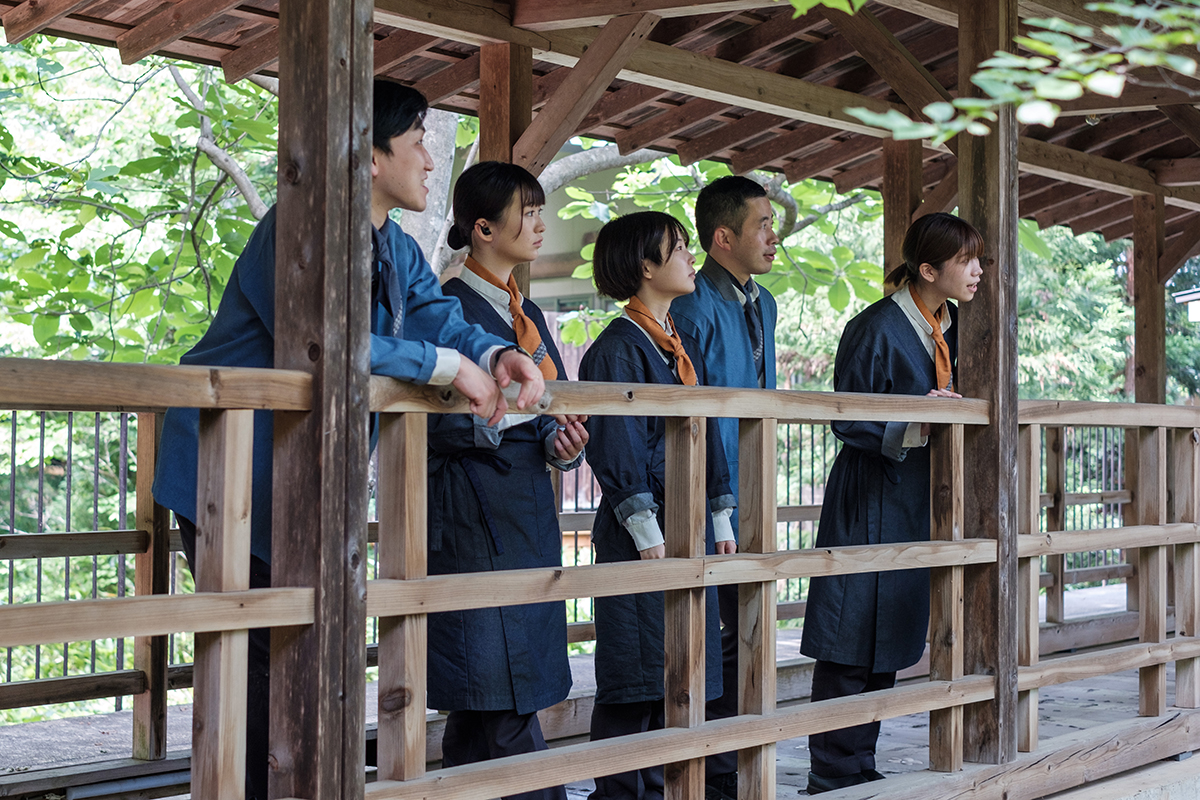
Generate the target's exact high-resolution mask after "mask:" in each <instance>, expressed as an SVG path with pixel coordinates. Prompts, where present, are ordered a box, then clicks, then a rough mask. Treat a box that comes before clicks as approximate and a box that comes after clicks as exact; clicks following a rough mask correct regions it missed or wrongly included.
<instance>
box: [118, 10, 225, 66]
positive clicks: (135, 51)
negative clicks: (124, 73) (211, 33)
mask: <svg viewBox="0 0 1200 800" xmlns="http://www.w3.org/2000/svg"><path fill="white" fill-rule="evenodd" d="M240 3H241V0H179V2H178V3H174V4H170V5H167V6H165V7H164V8H162V9H161V10H160V11H158V12H157V13H155V14H154V15H153V16H151V17H149V18H148V19H146V20H145V21H144V22H142V23H140V24H138V25H136V26H135V27H132V28H130V29H129V30H127V31H125V32H124V33H122V34H121V35H120V36H118V37H117V49H118V50H119V51H120V52H121V63H122V64H135V63H137V62H138V61H141V60H142V59H143V58H145V57H146V56H148V55H150V54H151V53H157V52H158V51H159V50H161V49H162V48H163V47H166V46H167V45H168V44H170V43H171V42H173V41H175V40H176V39H179V38H181V37H183V36H186V35H187V34H188V32H189V31H192V30H195V29H196V28H198V27H200V26H201V25H203V24H204V23H206V22H208V21H209V20H211V19H215V18H216V17H219V16H221V15H222V14H224V13H225V12H227V11H229V10H230V9H231V8H234V7H236V6H237V5H239V4H240Z"/></svg>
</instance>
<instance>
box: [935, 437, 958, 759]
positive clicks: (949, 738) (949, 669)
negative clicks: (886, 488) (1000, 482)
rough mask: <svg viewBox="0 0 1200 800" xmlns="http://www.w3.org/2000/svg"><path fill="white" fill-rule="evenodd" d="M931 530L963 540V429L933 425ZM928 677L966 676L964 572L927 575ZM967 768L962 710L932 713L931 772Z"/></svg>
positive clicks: (942, 537) (949, 570)
mask: <svg viewBox="0 0 1200 800" xmlns="http://www.w3.org/2000/svg"><path fill="white" fill-rule="evenodd" d="M929 447H930V448H931V449H930V460H931V463H930V482H929V491H930V498H929V500H930V526H929V538H930V539H931V540H933V541H935V542H960V541H962V539H963V508H964V507H963V493H964V487H963V477H964V474H965V473H964V465H963V426H962V425H935V426H933V428H932V430H931V431H930V437H929ZM929 589H930V603H929V679H930V680H935V681H938V680H942V681H955V680H958V679H960V678H962V677H963V642H964V639H965V634H964V631H963V568H962V567H961V566H950V567H942V568H939V569H933V570H930V573H929ZM962 764H963V708H962V706H952V707H950V708H944V709H940V710H935V711H930V712H929V768H930V769H932V770H935V771H938V772H955V771H957V770H960V769H962Z"/></svg>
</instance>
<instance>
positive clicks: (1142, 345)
mask: <svg viewBox="0 0 1200 800" xmlns="http://www.w3.org/2000/svg"><path fill="white" fill-rule="evenodd" d="M1162 254H1163V207H1162V201H1161V199H1160V198H1157V197H1156V196H1154V195H1141V196H1138V197H1135V198H1133V316H1134V333H1133V361H1134V366H1133V391H1134V399H1135V400H1137V402H1139V403H1164V402H1166V392H1167V339H1166V336H1167V329H1166V294H1165V290H1164V289H1163V286H1162V284H1161V283H1159V280H1158V262H1159V259H1160V258H1162ZM1143 424H1146V423H1143Z"/></svg>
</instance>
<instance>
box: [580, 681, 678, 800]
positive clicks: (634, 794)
mask: <svg viewBox="0 0 1200 800" xmlns="http://www.w3.org/2000/svg"><path fill="white" fill-rule="evenodd" d="M665 716H666V714H665V711H664V710H663V701H662V700H646V701H644V702H639V703H596V705H595V706H594V707H593V708H592V741H593V742H598V741H600V740H601V739H611V738H612V737H614V736H628V735H629V734H632V733H644V732H646V731H658V730H662V728H663V725H664V724H665V722H666V719H665ZM662 796H663V768H662V766H656V767H647V768H646V769H640V770H632V771H630V772H619V773H617V774H616V775H604V776H602V777H599V778H596V790H595V791H594V792H592V794H591V796H590V800H662Z"/></svg>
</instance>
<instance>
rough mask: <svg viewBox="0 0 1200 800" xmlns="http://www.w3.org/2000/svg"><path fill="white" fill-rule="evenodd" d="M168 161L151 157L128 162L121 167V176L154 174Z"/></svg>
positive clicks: (159, 157) (158, 157) (163, 158)
mask: <svg viewBox="0 0 1200 800" xmlns="http://www.w3.org/2000/svg"><path fill="white" fill-rule="evenodd" d="M167 161H169V159H167V158H165V157H163V156H153V157H151V158H141V159H138V160H137V161H130V162H129V163H128V164H126V165H125V166H123V167H121V174H122V175H145V174H146V173H147V172H156V171H157V170H158V168H159V167H161V166H162V165H163V164H165V163H167Z"/></svg>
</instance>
